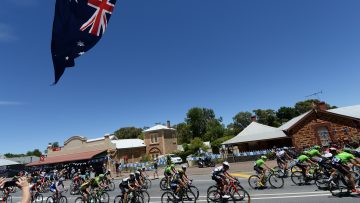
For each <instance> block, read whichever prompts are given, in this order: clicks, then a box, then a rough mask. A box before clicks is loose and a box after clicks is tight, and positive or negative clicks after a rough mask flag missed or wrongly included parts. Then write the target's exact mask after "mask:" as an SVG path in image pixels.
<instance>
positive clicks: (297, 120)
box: [279, 111, 310, 130]
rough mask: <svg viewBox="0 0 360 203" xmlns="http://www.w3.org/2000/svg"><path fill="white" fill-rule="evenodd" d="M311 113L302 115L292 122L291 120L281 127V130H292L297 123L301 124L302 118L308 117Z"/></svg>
mask: <svg viewBox="0 0 360 203" xmlns="http://www.w3.org/2000/svg"><path fill="white" fill-rule="evenodd" d="M309 113H310V111H308V112H306V113H304V114H301V115H300V116H297V117H295V118H293V119H291V120H289V121H288V122H286V123H284V124H283V125H282V126H280V127H279V129H281V130H287V129H289V128H291V127H292V126H293V125H294V124H295V123H297V122H299V121H300V120H301V119H302V118H304V117H305V116H306V115H308V114H309Z"/></svg>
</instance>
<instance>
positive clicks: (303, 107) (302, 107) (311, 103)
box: [294, 99, 320, 115]
mask: <svg viewBox="0 0 360 203" xmlns="http://www.w3.org/2000/svg"><path fill="white" fill-rule="evenodd" d="M319 102H320V101H319V100H318V99H308V100H305V101H299V102H297V103H296V104H295V106H294V107H295V110H296V112H297V113H298V114H299V115H300V114H303V113H306V112H308V111H310V110H311V109H313V108H314V107H315V105H316V104H317V103H319Z"/></svg>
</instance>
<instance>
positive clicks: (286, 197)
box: [250, 193, 331, 200]
mask: <svg viewBox="0 0 360 203" xmlns="http://www.w3.org/2000/svg"><path fill="white" fill-rule="evenodd" d="M329 195H331V194H330V193H328V194H316V195H297V196H281V197H255V198H251V200H262V199H264V200H267V199H290V198H298V197H320V196H329ZM250 197H251V196H250Z"/></svg>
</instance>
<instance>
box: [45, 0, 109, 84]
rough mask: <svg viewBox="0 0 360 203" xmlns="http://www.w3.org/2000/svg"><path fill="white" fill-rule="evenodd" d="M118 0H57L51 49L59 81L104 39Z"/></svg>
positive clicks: (56, 79) (56, 76)
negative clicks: (77, 60) (76, 62)
mask: <svg viewBox="0 0 360 203" xmlns="http://www.w3.org/2000/svg"><path fill="white" fill-rule="evenodd" d="M115 3H116V0H56V7H55V18H54V23H53V32H52V41H51V53H52V59H53V63H54V69H55V83H54V84H56V83H57V82H58V81H59V79H60V77H61V76H62V74H63V73H64V71H65V68H67V67H73V66H75V61H74V60H75V58H77V57H79V56H81V55H83V54H85V53H86V52H87V51H88V50H89V49H91V48H92V47H93V46H95V44H96V43H97V42H98V41H99V40H100V39H101V37H102V35H103V34H104V32H105V30H106V28H107V25H108V22H109V19H110V16H111V14H112V12H113V10H114V7H115Z"/></svg>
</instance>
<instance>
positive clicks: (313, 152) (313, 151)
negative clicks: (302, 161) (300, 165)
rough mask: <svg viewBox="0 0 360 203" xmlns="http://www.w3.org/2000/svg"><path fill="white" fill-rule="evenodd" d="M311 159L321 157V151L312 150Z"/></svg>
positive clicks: (310, 152)
mask: <svg viewBox="0 0 360 203" xmlns="http://www.w3.org/2000/svg"><path fill="white" fill-rule="evenodd" d="M308 154H309V156H310V158H312V157H314V156H321V154H320V152H319V150H317V149H312V150H310V151H309V152H308Z"/></svg>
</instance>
